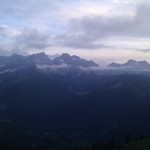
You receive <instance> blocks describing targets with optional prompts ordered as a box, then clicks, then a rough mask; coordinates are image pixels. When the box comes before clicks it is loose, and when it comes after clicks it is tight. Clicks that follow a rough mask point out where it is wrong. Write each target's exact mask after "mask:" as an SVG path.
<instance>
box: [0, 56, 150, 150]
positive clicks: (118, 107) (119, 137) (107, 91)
mask: <svg viewBox="0 0 150 150" xmlns="http://www.w3.org/2000/svg"><path fill="white" fill-rule="evenodd" d="M109 66H111V67H107V68H101V67H99V66H98V64H96V63H95V62H94V61H87V60H84V59H82V58H80V57H78V56H74V55H73V56H70V55H69V54H62V55H60V56H58V57H56V58H53V59H51V58H50V57H49V56H48V55H46V54H45V53H38V54H33V55H29V56H21V55H17V54H15V55H12V56H9V57H6V56H5V57H4V56H1V57H0V138H1V143H0V144H1V147H2V148H3V147H5V148H8V149H13V147H14V149H15V148H16V149H17V148H18V149H23V148H22V147H24V149H74V148H75V147H76V145H78V144H80V143H81V142H82V141H88V142H89V141H90V142H92V141H102V142H105V141H109V140H110V139H111V137H112V136H113V137H115V140H116V141H118V142H120V143H121V142H123V141H124V137H125V135H126V134H130V136H131V137H136V136H139V134H141V133H143V134H144V135H145V137H149V135H150V128H149V126H150V121H149V119H148V118H149V116H150V109H149V107H150V100H149V99H150V70H149V64H148V63H147V62H146V61H140V62H139V61H134V60H129V61H128V62H127V63H125V64H124V65H123V67H122V65H121V67H120V65H119V68H118V65H117V69H116V68H115V66H116V64H115V65H114V63H113V66H112V64H111V65H109ZM124 66H125V67H124ZM126 66H128V67H129V68H130V69H127V68H128V67H126ZM137 66H138V67H137ZM141 66H142V67H141ZM143 66H146V67H143ZM131 68H132V69H131ZM139 68H140V69H139ZM141 68H142V69H141ZM143 68H144V69H143ZM145 68H146V69H145Z"/></svg>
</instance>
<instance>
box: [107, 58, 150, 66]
mask: <svg viewBox="0 0 150 150" xmlns="http://www.w3.org/2000/svg"><path fill="white" fill-rule="evenodd" d="M108 67H115V68H119V67H127V68H128V67H131V68H133V67H134V68H150V64H149V63H148V62H147V61H145V60H144V61H136V60H133V59H130V60H128V61H127V62H126V63H124V64H118V63H115V62H112V63H111V64H109V65H108Z"/></svg>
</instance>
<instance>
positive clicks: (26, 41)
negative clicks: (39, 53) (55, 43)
mask: <svg viewBox="0 0 150 150" xmlns="http://www.w3.org/2000/svg"><path fill="white" fill-rule="evenodd" d="M16 45H18V46H20V47H21V48H23V49H28V48H34V49H45V48H47V47H49V46H50V45H51V44H50V35H49V34H48V33H40V32H39V31H38V30H36V29H29V28H26V29H23V30H22V32H21V34H20V35H19V36H17V37H16Z"/></svg>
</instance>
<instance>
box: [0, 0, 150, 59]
mask: <svg viewBox="0 0 150 150" xmlns="http://www.w3.org/2000/svg"><path fill="white" fill-rule="evenodd" d="M40 51H45V52H46V53H48V54H56V53H62V52H68V53H70V54H76V55H80V56H82V57H88V58H97V59H103V60H104V59H105V60H119V61H121V60H122V61H124V60H126V59H128V58H134V59H146V60H148V61H150V58H149V57H150V2H149V1H148V0H75V1H74V0H4V1H2V2H1V4H0V54H1V55H2V54H3V55H4V54H5V55H8V54H12V53H20V54H31V53H35V52H40Z"/></svg>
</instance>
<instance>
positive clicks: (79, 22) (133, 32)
mask: <svg viewBox="0 0 150 150" xmlns="http://www.w3.org/2000/svg"><path fill="white" fill-rule="evenodd" d="M149 10H150V4H147V3H146V4H139V5H138V6H137V10H136V13H135V16H128V15H124V16H111V17H103V16H91V17H84V18H81V19H72V20H71V21H70V22H69V26H68V27H69V29H68V31H67V32H66V33H65V34H64V35H61V39H60V37H58V38H57V39H58V41H59V42H61V43H62V44H64V45H65V46H69V47H74V48H86V49H87V48H89V49H91V48H100V47H107V46H105V45H104V44H103V42H102V41H103V40H105V39H106V38H111V37H113V36H118V37H136V38H138V37H150V26H149V23H150V11H149Z"/></svg>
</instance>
